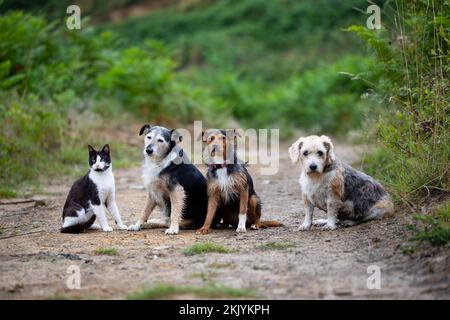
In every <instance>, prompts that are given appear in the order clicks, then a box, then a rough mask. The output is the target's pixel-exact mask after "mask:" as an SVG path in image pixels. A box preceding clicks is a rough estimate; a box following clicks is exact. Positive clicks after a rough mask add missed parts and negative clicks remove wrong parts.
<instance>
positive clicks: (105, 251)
mask: <svg viewBox="0 0 450 320" xmlns="http://www.w3.org/2000/svg"><path fill="white" fill-rule="evenodd" d="M94 254H95V255H99V256H100V255H104V256H117V255H118V254H119V252H118V251H117V249H116V248H98V249H95V250H94Z"/></svg>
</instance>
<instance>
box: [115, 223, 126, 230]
mask: <svg viewBox="0 0 450 320" xmlns="http://www.w3.org/2000/svg"><path fill="white" fill-rule="evenodd" d="M117 229H119V230H128V227H127V226H126V225H124V224H121V225H120V226H117Z"/></svg>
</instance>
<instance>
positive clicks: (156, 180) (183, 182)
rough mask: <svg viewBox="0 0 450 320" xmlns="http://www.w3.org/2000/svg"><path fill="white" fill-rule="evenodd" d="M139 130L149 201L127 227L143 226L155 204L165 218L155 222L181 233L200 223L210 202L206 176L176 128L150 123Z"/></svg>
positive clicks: (135, 228)
mask: <svg viewBox="0 0 450 320" xmlns="http://www.w3.org/2000/svg"><path fill="white" fill-rule="evenodd" d="M139 134H140V135H144V150H143V153H144V163H143V166H142V178H143V182H144V185H145V188H146V190H147V203H146V205H145V208H144V210H143V212H142V215H141V217H140V218H139V220H138V221H137V222H136V223H135V224H133V225H131V226H130V227H129V228H128V230H131V231H138V230H140V229H141V226H142V225H143V224H144V223H145V222H147V220H148V218H149V216H150V214H151V213H152V211H153V209H154V208H155V207H156V206H158V207H160V208H161V209H162V213H163V216H164V218H163V219H162V221H161V220H156V222H155V221H153V224H156V225H162V226H163V227H168V229H167V230H166V234H178V232H179V228H180V227H182V228H198V227H200V226H201V225H202V224H203V222H204V221H205V217H206V207H207V205H208V196H207V193H206V179H205V177H204V176H203V175H202V174H201V172H200V171H199V170H198V169H197V168H196V167H195V166H194V165H193V164H191V163H190V162H189V159H188V157H187V155H185V154H184V152H183V149H182V148H181V147H180V146H179V143H180V142H181V140H182V137H181V136H179V135H178V134H177V133H176V131H175V130H169V129H167V128H164V127H159V126H150V125H148V124H146V125H144V126H143V127H142V128H141V130H140V132H139Z"/></svg>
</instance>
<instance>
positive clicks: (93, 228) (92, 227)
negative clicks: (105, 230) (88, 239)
mask: <svg viewBox="0 0 450 320" xmlns="http://www.w3.org/2000/svg"><path fill="white" fill-rule="evenodd" d="M88 229H89V230H100V229H101V227H100V225H98V224H97V223H94V224H93V225H92V226H90V227H89V228H88Z"/></svg>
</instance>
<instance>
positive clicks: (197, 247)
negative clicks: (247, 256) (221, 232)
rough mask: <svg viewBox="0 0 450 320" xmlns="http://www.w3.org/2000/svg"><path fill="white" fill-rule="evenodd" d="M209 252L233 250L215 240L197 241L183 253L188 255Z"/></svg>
mask: <svg viewBox="0 0 450 320" xmlns="http://www.w3.org/2000/svg"><path fill="white" fill-rule="evenodd" d="M208 252H218V253H229V252H231V250H230V249H228V248H226V247H224V246H221V245H218V244H215V243H213V242H202V243H196V244H193V245H191V246H189V247H187V248H185V249H184V250H183V253H184V254H186V255H195V254H204V253H208Z"/></svg>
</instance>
